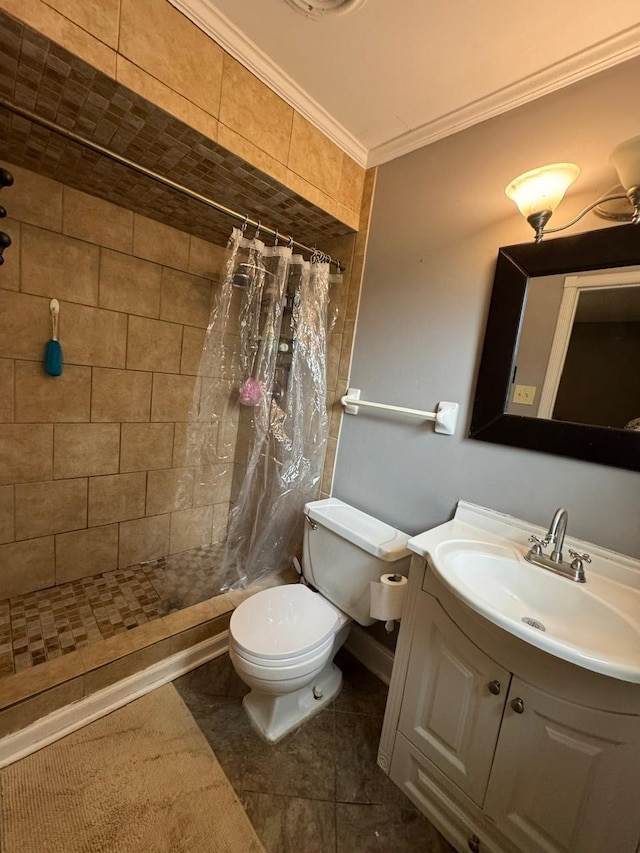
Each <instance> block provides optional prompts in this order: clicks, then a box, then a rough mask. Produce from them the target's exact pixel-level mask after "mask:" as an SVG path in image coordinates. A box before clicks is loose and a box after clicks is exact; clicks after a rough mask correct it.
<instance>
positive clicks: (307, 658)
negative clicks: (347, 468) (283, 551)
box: [229, 498, 410, 742]
mask: <svg viewBox="0 0 640 853" xmlns="http://www.w3.org/2000/svg"><path fill="white" fill-rule="evenodd" d="M305 516H306V519H307V523H306V524H305V532H304V544H303V558H302V575H303V583H301V584H288V585H286V586H278V587H274V588H272V589H266V590H264V591H263V592H258V593H256V594H255V595H253V596H251V598H248V599H246V600H245V601H243V602H242V604H240V605H239V607H237V608H236V610H235V611H234V612H233V615H232V617H231V624H230V626H229V654H230V657H231V661H232V663H233V665H234V667H235V670H236V672H237V673H238V675H239V676H240V678H241V679H242V680H243V681H244V682H245V684H247V685H248V686H249V687H250V688H251V692H250V693H249V694H247V696H245V698H244V701H243V704H244V707H245V710H246V711H247V713H248V715H249V717H250V719H251V720H252V722H253V724H254V725H255V727H256V728H257V729H258V731H259V732H260V733H261V734H262V735H263V736H264V737H265V738H266V739H267V740H269V741H272V742H273V741H277V740H280V738H282V737H284V735H286V734H287V733H288V732H290V731H291V730H292V729H294V728H296V727H297V726H299V725H300V724H301V723H302V722H303V721H304V720H306V719H307V718H308V717H310V716H311V715H313V714H315V713H316V712H318V711H319V710H321V709H322V708H323V707H324V706H325V705H327V704H328V703H329V702H330V701H331V700H332V699H333V698H334V697H335V696H336V695H337V694H338V692H339V690H340V685H341V683H342V673H341V672H340V670H339V669H338V667H337V666H336V665H335V664H334V663H333V658H334V655H335V654H336V652H337V651H338V649H339V648H340V646H341V645H342V644H343V643H344V641H345V640H346V638H347V635H348V633H349V628H350V624H351V620H352V619H355V621H356V622H358V623H360V625H372V624H373V623H374V621H375V620H374V619H372V618H371V616H370V614H369V605H370V590H369V582H370V581H372V580H375V581H377V580H379V578H380V575H382V574H384V573H385V572H390V571H393V572H396V573H398V574H404V575H406V574H407V573H408V569H409V559H410V552H409V550H408V548H407V541H408V539H409V537H408V536H407V535H406V534H405V533H401V532H400V531H399V530H396V529H395V528H394V527H390V526H389V525H388V524H384V522H382V521H378V519H376V518H373V517H372V516H370V515H367V514H366V513H364V512H361V511H360V510H358V509H355V508H354V507H352V506H349V505H348V504H345V503H343V502H342V501H340V500H338V499H337V498H329V499H327V500H322V501H314V502H312V503H308V504H307V505H306V506H305ZM390 564H391V565H390ZM305 584H308V585H309V586H307V585H305Z"/></svg>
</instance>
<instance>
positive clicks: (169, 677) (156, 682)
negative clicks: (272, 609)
mask: <svg viewBox="0 0 640 853" xmlns="http://www.w3.org/2000/svg"><path fill="white" fill-rule="evenodd" d="M228 647H229V632H228V631H226V630H225V631H222V632H220V633H219V634H216V635H215V636H214V637H210V638H208V639H206V640H203V641H202V642H200V643H197V644H196V645H193V646H191V647H190V648H188V649H185V650H182V651H179V652H176V653H175V654H173V655H171V656H170V657H167V658H165V659H164V660H162V661H159V662H158V663H154V664H152V665H151V666H149V667H147V668H146V669H143V670H140V671H139V672H136V673H134V674H133V675H129V676H127V677H126V678H123V679H121V680H120V681H116V682H115V683H114V684H110V685H109V686H108V687H105V688H103V689H102V690H98V691H96V692H95V693H92V694H91V695H89V696H86V697H85V698H84V699H80V700H78V701H77V702H72V703H71V704H69V705H65V706H63V707H62V708H58V709H57V710H56V711H53V712H52V713H50V714H47V716H46V717H42V718H41V719H39V720H37V721H36V722H35V723H32V724H31V725H29V726H27V727H26V728H24V729H20V730H19V731H17V732H12V733H10V734H8V735H6V736H5V737H3V738H2V739H0V768H2V767H6V766H7V765H9V764H12V763H13V762H14V761H19V760H20V759H21V758H25V757H26V756H27V755H31V754H32V753H33V752H37V751H38V750H39V749H42V748H43V747H45V746H48V745H49V744H50V743H54V742H55V741H57V740H60V738H63V737H65V736H66V735H68V734H71V732H74V731H76V730H77V729H80V728H82V727H83V726H86V725H88V724H89V723H92V722H94V720H98V719H100V717H104V716H106V714H110V713H111V711H115V710H117V709H118V708H121V707H122V706H123V705H127V704H128V703H129V702H132V701H133V700H134V699H138V698H140V697H141V696H144V695H145V694H146V693H150V692H151V691H152V690H155V689H156V688H157V687H161V686H162V685H163V684H167V683H168V682H169V681H173V680H174V679H176V678H178V677H179V676H181V675H184V674H185V673H187V672H189V671H190V670H192V669H195V668H196V667H198V666H201V665H202V664H204V663H207V661H210V660H213V659H214V658H217V657H219V656H220V655H222V654H224V653H225V652H226V651H227V649H228Z"/></svg>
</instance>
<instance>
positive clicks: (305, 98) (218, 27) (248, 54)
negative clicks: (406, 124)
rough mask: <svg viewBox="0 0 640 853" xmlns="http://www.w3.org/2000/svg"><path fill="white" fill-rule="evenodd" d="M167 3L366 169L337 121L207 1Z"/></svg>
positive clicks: (359, 148)
mask: <svg viewBox="0 0 640 853" xmlns="http://www.w3.org/2000/svg"><path fill="white" fill-rule="evenodd" d="M169 2H170V3H171V5H172V6H175V8H176V9H178V11H180V12H182V13H183V14H184V15H186V17H187V18H189V20H190V21H192V22H193V23H194V24H195V25H196V26H197V27H199V28H200V29H201V30H202V31H203V32H205V33H206V34H207V35H208V36H210V37H211V38H212V39H213V40H214V41H215V42H217V43H218V44H219V45H220V47H222V48H223V49H224V50H226V52H227V53H229V54H230V55H231V56H233V58H234V59H237V60H238V62H240V63H242V65H244V67H245V68H247V69H248V70H249V71H251V72H252V74H255V76H256V77H257V78H258V79H259V80H261V81H262V82H263V83H265V84H266V85H267V86H268V87H269V88H270V89H271V90H272V91H273V92H275V93H276V94H277V95H279V96H280V97H281V98H282V99H283V100H284V101H286V102H287V103H288V104H289V106H291V107H293V108H294V109H295V110H297V111H298V112H299V113H300V114H301V115H302V116H304V118H306V119H307V120H308V121H309V122H311V124H312V125H314V127H316V128H317V129H318V130H320V131H321V132H322V133H323V134H324V135H325V136H327V137H328V138H329V139H330V140H331V141H332V142H334V143H335V144H336V145H337V146H338V148H341V149H342V151H344V152H345V153H346V154H348V155H349V157H351V158H352V159H353V160H355V161H356V163H358V165H360V166H363V167H366V165H367V154H368V151H367V148H366V147H365V146H364V145H363V144H362V143H361V142H359V141H358V140H357V139H356V138H355V136H353V134H352V133H350V132H349V131H348V130H347V129H346V128H345V127H343V126H342V125H341V124H340V123H339V122H337V121H336V120H335V119H334V118H333V116H332V115H331V114H330V113H329V112H327V110H325V109H324V107H322V106H321V105H320V104H319V103H318V102H317V101H315V100H314V99H313V98H312V97H311V96H310V95H309V94H308V93H307V92H306V91H305V90H304V89H303V88H302V87H301V86H299V85H298V84H297V83H296V82H295V80H293V79H292V78H291V77H290V76H289V75H288V74H287V73H286V72H285V71H283V69H282V68H280V66H279V65H277V64H276V63H275V62H273V60H271V59H270V58H269V57H268V56H267V54H266V53H264V52H263V51H262V50H260V48H259V47H258V46H257V45H256V44H255V43H254V42H253V41H251V40H250V39H249V38H247V36H246V35H245V34H244V33H243V32H242V31H241V30H239V29H238V27H236V25H235V24H234V23H233V22H232V21H230V20H229V18H227V17H226V15H223V14H222V12H220V11H219V10H218V9H216V7H215V6H214V5H213V3H212V2H211V0H169Z"/></svg>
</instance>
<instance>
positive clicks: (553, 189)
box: [505, 163, 580, 217]
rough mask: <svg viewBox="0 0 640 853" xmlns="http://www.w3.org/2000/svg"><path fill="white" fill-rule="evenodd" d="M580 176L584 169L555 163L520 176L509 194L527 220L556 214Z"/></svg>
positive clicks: (511, 184)
mask: <svg viewBox="0 0 640 853" xmlns="http://www.w3.org/2000/svg"><path fill="white" fill-rule="evenodd" d="M579 174H580V167H579V166H576V164H575V163H551V164H550V165H548V166H540V167H539V168H537V169H531V171H530V172H525V173H524V174H523V175H518V177H517V178H514V179H513V180H512V181H511V183H510V184H509V185H508V186H507V187H506V188H505V193H506V194H507V197H508V198H510V199H511V200H512V201H514V202H515V203H516V204H517V205H518V209H519V211H520V213H521V214H522V215H523V216H525V217H528V216H531V215H533V214H535V213H541V212H542V211H543V210H548V211H550V212H551V213H553V211H554V210H555V209H556V207H557V206H558V205H559V204H560V202H561V201H562V198H563V196H564V194H565V193H566V191H567V190H568V188H569V187H570V186H571V184H572V183H573V182H574V181H575V179H576V178H577V177H578V175H579Z"/></svg>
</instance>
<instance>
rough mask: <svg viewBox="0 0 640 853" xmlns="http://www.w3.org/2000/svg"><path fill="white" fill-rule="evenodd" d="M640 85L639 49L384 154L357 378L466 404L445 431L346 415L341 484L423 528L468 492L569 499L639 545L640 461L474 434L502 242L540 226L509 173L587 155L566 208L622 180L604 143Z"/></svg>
mask: <svg viewBox="0 0 640 853" xmlns="http://www.w3.org/2000/svg"><path fill="white" fill-rule="evenodd" d="M639 87H640V62H638V61H637V60H634V61H633V62H630V63H626V64H625V65H623V66H618V67H617V68H615V69H613V70H610V71H607V72H604V73H602V74H599V75H597V76H596V77H592V78H590V79H588V80H585V81H582V82H581V83H579V84H576V85H574V86H572V87H570V88H567V89H564V90H562V91H561V92H557V93H554V94H552V95H548V96H545V97H544V98H540V99H539V100H537V101H535V102H533V103H531V104H528V105H526V106H524V107H521V108H519V109H517V110H514V111H512V112H510V113H507V114H505V115H502V116H499V117H497V118H493V119H490V120H488V121H486V122H484V123H483V124H480V125H477V126H475V127H473V128H470V129H468V130H465V131H463V132H461V133H458V134H456V135H455V136H452V137H449V138H447V139H444V140H441V141H439V142H437V143H434V144H432V145H430V146H427V147H425V148H423V149H421V150H419V151H416V152H414V153H413V154H410V155H407V156H405V157H403V158H400V159H398V160H395V161H393V162H391V163H388V164H385V165H384V166H382V167H381V168H380V170H379V174H378V183H377V187H376V197H375V202H374V211H373V219H372V230H371V234H370V240H369V248H368V254H367V264H366V271H365V279H364V285H363V292H362V299H361V306H360V315H359V319H358V325H357V334H356V341H355V350H354V358H353V365H352V372H351V381H350V384H351V386H353V387H357V388H361V389H362V396H363V399H370V400H377V401H380V402H384V403H393V404H397V405H404V406H411V407H415V408H425V409H433V408H434V407H435V405H436V404H437V402H438V401H439V400H452V401H456V402H458V403H460V405H461V417H460V420H459V425H458V429H457V434H456V435H455V436H453V437H447V436H442V435H436V434H435V433H434V431H433V426H432V425H427V426H424V425H417V424H415V423H413V422H410V421H408V420H400V419H399V418H395V417H386V416H384V415H381V414H360V415H358V416H357V417H350V416H345V417H344V418H343V426H342V434H341V438H340V445H339V452H338V457H337V465H336V474H335V479H334V489H333V492H334V494H335V495H336V496H338V497H340V498H342V499H343V500H346V501H349V502H350V503H352V504H354V505H355V506H357V507H360V508H361V509H363V510H365V511H367V512H370V513H372V514H373V515H376V516H378V517H379V518H382V519H384V520H385V521H387V522H390V523H392V524H395V525H397V526H398V527H400V528H402V529H404V530H405V531H407V532H408V533H411V534H415V533H417V532H419V531H421V530H425V529H427V528H430V527H432V526H434V525H437V524H440V523H442V522H444V521H446V520H448V519H449V518H450V517H451V516H452V513H453V510H454V507H455V504H456V502H457V501H458V500H459V499H465V500H467V501H473V502H475V503H479V504H483V505H485V506H488V507H492V508H494V509H496V510H499V511H501V512H506V513H510V514H512V515H515V516H518V517H521V518H524V519H527V520H529V521H532V522H535V523H538V524H542V525H547V524H548V522H549V521H550V519H551V516H552V513H553V511H554V510H555V508H556V507H558V506H561V505H563V506H565V507H567V509H568V512H569V533H570V534H571V535H575V536H578V537H581V538H584V539H586V540H588V541H592V542H596V543H598V544H600V545H603V546H605V547H609V548H613V549H615V550H618V551H621V552H623V553H627V554H630V555H634V556H638V557H640V520H639V515H638V498H639V497H640V474H638V473H636V472H632V471H625V470H621V469H618V468H611V467H606V466H601V465H595V464H590V463H586V462H581V461H577V460H572V459H565V458H561V457H554V456H551V455H548V454H543V453H535V452H530V451H525V450H520V449H516V448H508V447H506V446H505V447H503V446H500V445H491V444H488V443H484V442H479V441H473V440H470V439H468V438H466V433H467V431H468V426H469V420H470V415H471V404H472V399H473V393H474V388H475V379H476V372H477V368H478V363H479V355H480V352H481V348H482V343H483V336H484V326H485V322H486V314H487V310H488V304H489V297H490V292H491V285H492V279H493V272H494V265H495V259H496V255H497V250H498V247H499V246H502V245H509V244H512V243H517V242H524V241H528V240H529V239H530V238H531V235H532V232H531V231H530V229H529V226H528V225H527V223H526V222H525V221H524V220H523V219H522V217H521V216H520V214H518V213H517V211H516V209H515V207H514V206H513V204H512V202H510V201H509V200H508V199H506V197H505V196H504V186H505V185H506V184H507V183H508V182H509V181H510V180H511V179H512V178H513V177H514V176H515V175H517V174H519V173H520V172H523V171H525V170H526V169H529V168H533V167H535V166H537V165H541V164H543V163H548V162H557V161H561V160H569V161H573V162H577V163H579V164H580V165H581V166H582V167H583V174H582V176H581V178H580V179H579V183H578V184H577V185H576V192H574V193H573V194H571V195H570V196H568V197H567V198H566V199H565V201H564V202H563V204H562V205H561V207H560V210H559V211H558V212H557V213H556V215H555V217H554V219H555V220H557V221H556V223H555V224H561V223H562V222H564V221H567V220H568V219H569V218H570V217H571V216H572V215H573V214H574V213H575V212H576V211H577V210H579V209H580V208H581V207H582V206H583V205H584V204H586V203H587V202H588V201H591V200H593V199H594V198H595V197H596V196H597V195H598V194H599V193H601V192H602V191H604V190H606V189H608V188H609V187H610V186H611V185H612V184H613V183H615V173H614V172H613V170H612V169H611V167H609V166H608V165H607V158H608V153H609V152H610V150H611V149H612V148H613V146H614V145H615V144H616V143H617V142H619V141H621V140H623V139H626V138H628V137H630V136H633V135H635V134H637V133H638V125H637V118H636V117H635V116H634V115H633V114H632V113H633V111H632V110H629V109H628V104H629V103H632V102H633V101H634V98H635V97H636V96H635V95H634V92H635V93H637V91H638V90H639ZM584 222H585V223H586V224H585V225H584V230H588V229H589V228H595V227H603V223H602V222H601V221H600V220H597V219H595V218H589V219H588V220H584ZM552 224H554V223H553V222H552ZM607 227H609V226H607ZM569 233H575V229H574V230H573V231H572V232H569Z"/></svg>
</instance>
